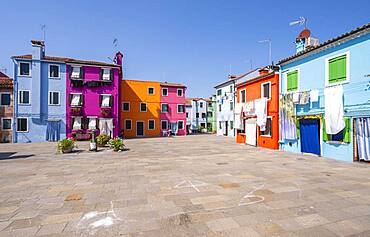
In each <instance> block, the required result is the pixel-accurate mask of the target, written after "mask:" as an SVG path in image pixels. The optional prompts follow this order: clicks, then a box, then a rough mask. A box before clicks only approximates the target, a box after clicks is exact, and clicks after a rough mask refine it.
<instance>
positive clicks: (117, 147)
mask: <svg viewBox="0 0 370 237" xmlns="http://www.w3.org/2000/svg"><path fill="white" fill-rule="evenodd" d="M108 146H109V148H110V149H112V150H113V151H122V150H124V149H125V145H124V144H123V140H122V139H121V138H113V139H110V140H109V142H108Z"/></svg>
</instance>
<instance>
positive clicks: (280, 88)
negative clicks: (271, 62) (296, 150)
mask: <svg viewBox="0 0 370 237" xmlns="http://www.w3.org/2000/svg"><path fill="white" fill-rule="evenodd" d="M277 66H278V67H279V91H278V92H279V97H278V99H279V101H278V103H279V106H278V110H279V112H278V116H279V117H278V118H279V120H278V122H279V124H278V126H279V142H278V143H279V150H282V146H281V144H282V139H281V138H282V136H281V116H280V99H281V92H282V90H283V88H282V84H283V83H282V72H281V66H280V65H277Z"/></svg>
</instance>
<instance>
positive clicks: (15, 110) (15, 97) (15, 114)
mask: <svg viewBox="0 0 370 237" xmlns="http://www.w3.org/2000/svg"><path fill="white" fill-rule="evenodd" d="M12 61H13V64H14V74H13V77H14V78H13V122H12V133H13V134H12V135H13V136H12V139H13V143H17V142H18V136H17V134H16V132H17V128H16V126H17V124H16V119H17V117H18V80H17V79H18V78H17V75H18V74H17V69H16V68H17V67H16V65H18V63H17V61H16V60H14V58H12Z"/></svg>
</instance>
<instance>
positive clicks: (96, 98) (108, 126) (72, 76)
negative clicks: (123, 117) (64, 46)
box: [66, 52, 122, 140]
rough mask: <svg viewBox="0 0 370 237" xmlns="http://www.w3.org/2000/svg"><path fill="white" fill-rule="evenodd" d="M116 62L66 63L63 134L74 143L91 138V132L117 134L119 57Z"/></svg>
mask: <svg viewBox="0 0 370 237" xmlns="http://www.w3.org/2000/svg"><path fill="white" fill-rule="evenodd" d="M114 61H115V63H112V64H110V63H104V62H96V61H83V60H75V61H71V60H68V61H67V62H66V64H67V66H66V74H67V75H66V81H67V86H66V92H67V93H66V94H67V100H66V104H67V109H66V115H67V116H66V133H67V137H70V138H74V139H76V140H87V139H90V136H91V132H92V131H93V130H95V131H96V133H97V134H107V135H109V136H111V137H117V136H118V135H119V110H118V109H119V93H120V88H119V87H120V84H121V83H120V81H121V80H122V54H121V53H120V52H118V53H117V54H116V56H115V60H114Z"/></svg>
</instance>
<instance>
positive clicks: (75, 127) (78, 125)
mask: <svg viewBox="0 0 370 237" xmlns="http://www.w3.org/2000/svg"><path fill="white" fill-rule="evenodd" d="M81 125H82V123H81V117H76V118H74V120H73V126H72V129H73V130H80V129H81V128H82V127H81Z"/></svg>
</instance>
